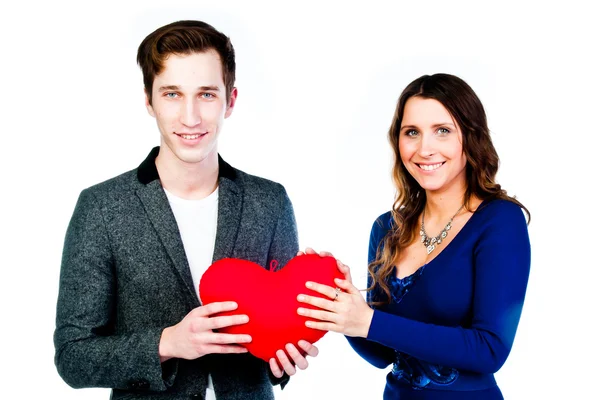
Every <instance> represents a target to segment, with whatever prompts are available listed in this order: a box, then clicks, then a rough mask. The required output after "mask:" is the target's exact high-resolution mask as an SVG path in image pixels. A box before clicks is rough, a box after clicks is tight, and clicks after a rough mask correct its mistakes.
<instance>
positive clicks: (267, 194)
mask: <svg viewBox="0 0 600 400" xmlns="http://www.w3.org/2000/svg"><path fill="white" fill-rule="evenodd" d="M137 60H138V63H139V65H140V67H141V69H142V73H143V77H144V88H145V93H146V107H147V109H148V112H149V113H150V115H151V116H153V117H154V118H156V121H157V124H158V128H159V131H160V135H161V141H160V147H156V148H154V149H153V150H152V151H151V152H150V154H149V155H148V157H147V158H146V160H144V161H143V162H142V163H141V164H140V166H139V167H138V168H137V169H135V170H132V171H129V172H126V173H124V174H122V175H120V176H118V177H115V178H113V179H110V180H108V181H106V182H103V183H100V184H98V185H95V186H92V187H90V188H88V189H85V190H84V191H83V192H82V193H81V195H80V197H79V200H78V202H77V205H76V207H75V211H74V213H73V216H72V219H71V222H70V224H69V228H68V230H67V234H66V239H65V247H64V251H63V260H62V266H61V277H60V288H59V295H58V304H57V317H56V331H55V334H54V343H55V349H56V355H55V363H56V366H57V369H58V372H59V373H60V375H61V376H62V378H63V379H64V380H65V381H66V382H67V383H68V384H69V385H71V386H73V387H76V388H80V387H108V388H112V389H113V391H112V398H113V399H120V398H127V399H142V398H143V399H181V398H207V399H211V398H213V399H214V398H215V397H216V398H217V399H219V400H222V399H225V400H228V399H273V398H274V395H273V389H272V385H275V384H281V386H282V387H283V386H284V385H285V384H286V382H287V381H288V380H289V375H292V374H294V372H295V367H294V365H296V366H297V367H298V368H300V369H304V368H306V367H307V361H306V358H305V357H304V355H303V354H308V355H311V356H316V355H317V352H318V350H317V349H316V347H314V346H312V345H311V344H310V343H307V342H304V341H301V342H299V343H298V344H297V345H298V348H297V347H296V346H295V345H291V344H289V345H288V346H286V349H285V350H286V351H287V354H286V352H284V351H283V349H282V350H280V351H278V352H277V358H278V361H279V365H278V363H277V361H276V360H275V359H272V360H271V361H270V363H269V364H267V363H265V362H264V361H262V360H260V359H258V358H255V357H253V356H252V355H250V354H248V353H247V351H246V349H245V348H244V347H242V346H240V344H243V343H247V342H249V341H250V340H251V339H252V338H251V337H249V335H231V334H223V333H218V332H217V331H216V330H217V329H219V328H223V327H226V326H231V325H239V324H244V323H246V322H247V321H248V317H247V316H245V315H233V316H215V314H217V313H219V312H223V311H231V310H235V309H236V307H237V305H236V304H235V303H233V302H221V303H213V304H210V305H206V306H202V305H200V301H199V293H198V286H199V285H198V284H199V281H200V278H201V276H202V274H203V272H204V271H205V270H206V269H207V268H208V266H209V265H210V264H211V263H212V262H214V261H216V260H218V259H221V258H225V257H234V258H243V259H247V260H250V261H253V262H256V263H258V264H261V265H263V266H265V268H266V267H267V266H268V265H270V263H271V261H272V260H276V261H277V262H278V263H279V265H285V264H287V262H288V261H289V260H290V259H291V258H293V257H294V256H295V255H296V253H297V251H298V239H297V231H296V224H295V219H294V213H293V209H292V204H291V202H290V200H289V199H288V196H287V194H286V191H285V189H284V188H283V187H282V186H281V185H279V184H277V183H274V182H271V181H268V180H266V179H262V178H258V177H255V176H251V175H248V174H246V173H244V172H241V171H239V170H237V169H235V168H233V167H231V166H230V165H229V164H227V163H226V162H225V161H223V159H222V158H221V157H220V156H219V154H218V152H217V141H218V136H219V132H220V130H221V127H222V124H223V122H224V119H225V118H227V117H229V116H230V115H231V113H232V111H233V108H234V105H235V101H236V97H237V89H236V88H235V87H234V81H235V57H234V50H233V47H232V45H231V43H230V41H229V39H228V38H227V37H226V36H225V35H223V34H222V33H220V32H218V31H216V30H215V29H214V28H213V27H212V26H210V25H208V24H206V23H203V22H200V21H179V22H175V23H172V24H169V25H166V26H164V27H161V28H159V29H157V30H156V31H155V32H153V33H151V34H150V35H149V36H148V37H146V38H145V39H144V41H143V42H142V43H141V45H140V47H139V49H138V56H137ZM231 279H232V280H234V279H236V277H235V276H232V277H231ZM226 284H227V282H223V285H226ZM265 307H268V305H265ZM280 365H281V367H280ZM284 372H285V373H284Z"/></svg>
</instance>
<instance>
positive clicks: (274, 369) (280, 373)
mask: <svg viewBox="0 0 600 400" xmlns="http://www.w3.org/2000/svg"><path fill="white" fill-rule="evenodd" d="M269 366H270V367H271V372H272V373H273V376H274V377H275V378H281V377H282V376H283V371H282V370H281V368H279V364H277V361H275V359H274V358H271V359H270V360H269Z"/></svg>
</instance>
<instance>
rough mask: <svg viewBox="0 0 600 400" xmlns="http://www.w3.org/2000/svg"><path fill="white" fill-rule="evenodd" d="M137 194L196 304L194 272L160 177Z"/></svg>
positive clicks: (140, 189) (141, 188)
mask: <svg viewBox="0 0 600 400" xmlns="http://www.w3.org/2000/svg"><path fill="white" fill-rule="evenodd" d="M136 193H137V195H138V197H139V199H140V200H141V202H142V204H143V205H144V209H145V210H146V214H147V215H148V218H149V219H150V222H151V223H152V226H153V227H154V229H155V230H156V233H157V234H158V237H159V238H160V241H161V242H162V244H163V246H164V247H165V249H166V250H167V254H168V255H169V257H170V258H171V261H173V265H174V266H175V269H176V270H177V272H178V274H179V276H180V277H181V280H182V282H183V286H184V287H185V288H186V291H187V292H188V294H189V295H190V296H191V297H192V298H193V299H194V304H198V296H197V295H196V291H195V290H194V288H193V281H192V274H191V272H190V267H189V264H188V261H187V257H186V255H185V249H184V248H183V243H182V241H181V235H180V234H179V228H178V227H177V221H176V220H175V216H174V215H173V211H171V207H170V206H169V200H168V199H167V196H166V195H165V192H164V190H163V188H162V186H161V184H160V181H159V180H158V179H156V180H153V181H152V182H150V183H148V184H146V185H144V186H142V187H140V188H139V189H138V190H137V192H136Z"/></svg>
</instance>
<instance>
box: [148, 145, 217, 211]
mask: <svg viewBox="0 0 600 400" xmlns="http://www.w3.org/2000/svg"><path fill="white" fill-rule="evenodd" d="M155 163H156V169H157V170H158V176H159V177H160V183H161V185H162V186H163V188H165V190H167V191H169V193H172V194H174V195H175V196H177V197H181V198H183V199H188V200H200V199H203V198H205V197H207V196H208V195H210V194H211V193H212V192H214V191H215V189H216V188H217V186H218V179H219V157H218V154H217V151H216V149H215V151H213V152H211V153H210V154H209V155H208V156H207V157H206V158H205V159H204V160H202V161H200V162H197V163H186V162H184V161H182V160H180V159H179V158H177V157H176V156H175V155H174V154H172V153H171V152H169V151H168V150H167V151H163V147H162V146H161V150H160V152H159V153H158V156H157V157H156V160H155Z"/></svg>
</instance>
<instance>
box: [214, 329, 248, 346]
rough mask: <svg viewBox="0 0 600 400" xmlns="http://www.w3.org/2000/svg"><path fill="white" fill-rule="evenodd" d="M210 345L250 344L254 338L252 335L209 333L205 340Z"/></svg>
mask: <svg viewBox="0 0 600 400" xmlns="http://www.w3.org/2000/svg"><path fill="white" fill-rule="evenodd" d="M204 341H205V342H206V343H209V344H231V343H240V344H242V343H250V342H252V336H250V335H234V334H231V333H214V332H211V333H209V334H208V335H207V336H206V338H205V339H204Z"/></svg>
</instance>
